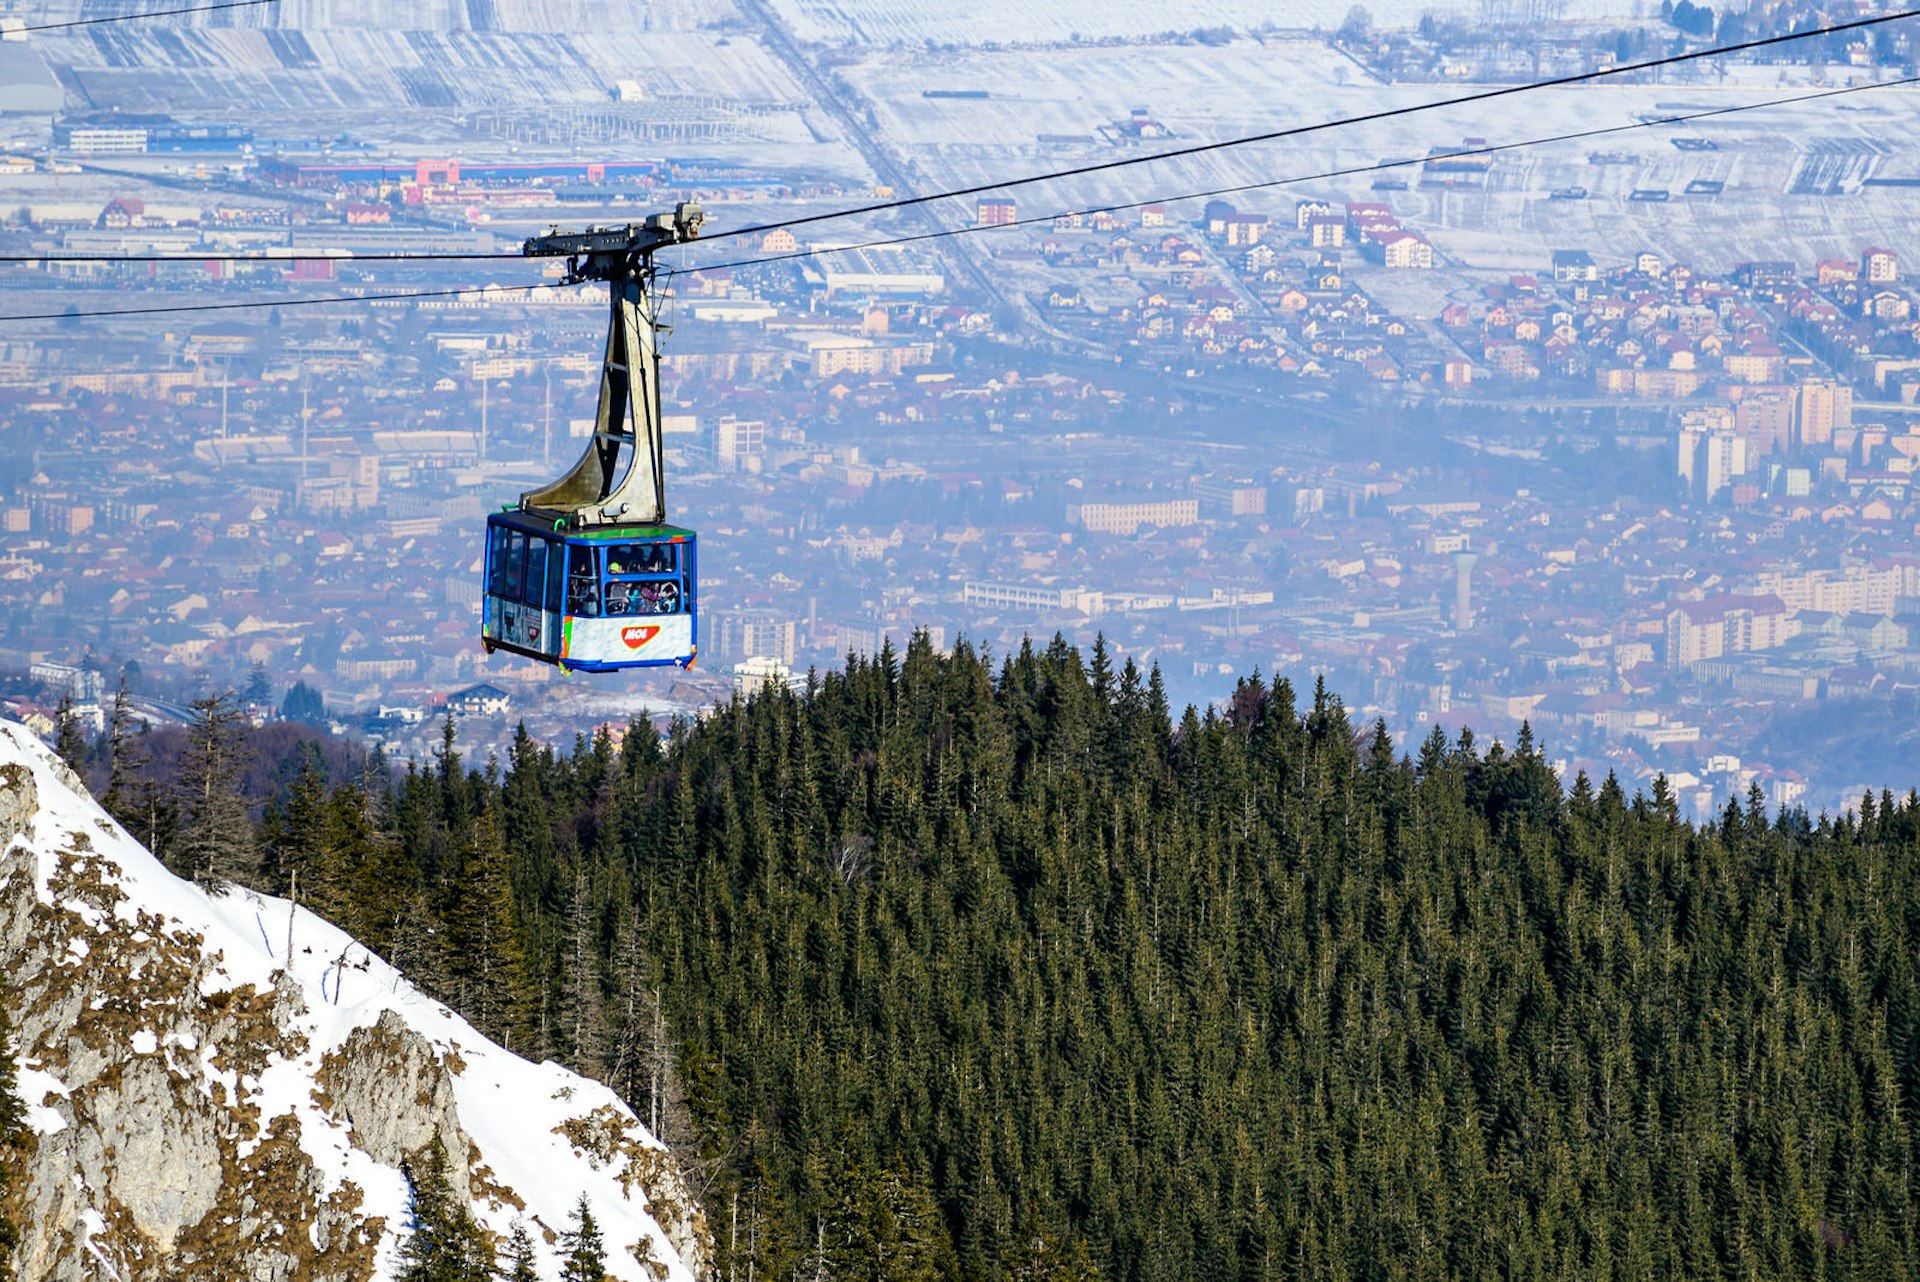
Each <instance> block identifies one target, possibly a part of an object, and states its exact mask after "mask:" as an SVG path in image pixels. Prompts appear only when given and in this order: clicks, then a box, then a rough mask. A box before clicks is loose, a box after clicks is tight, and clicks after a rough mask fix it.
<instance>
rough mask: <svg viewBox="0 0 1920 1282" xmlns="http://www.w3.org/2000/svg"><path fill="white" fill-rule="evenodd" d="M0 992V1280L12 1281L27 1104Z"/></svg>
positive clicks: (17, 1232)
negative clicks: (16, 1189)
mask: <svg viewBox="0 0 1920 1282" xmlns="http://www.w3.org/2000/svg"><path fill="white" fill-rule="evenodd" d="M4 997H5V995H4V994H3V993H0V1282H13V1277H14V1270H13V1248H14V1246H15V1245H16V1244H17V1243H18V1241H19V1228H18V1226H17V1225H15V1224H14V1222H13V1219H12V1217H11V1213H10V1208H11V1207H12V1206H13V1200H12V1198H11V1196H10V1193H11V1190H12V1189H13V1186H14V1184H15V1182H16V1181H17V1180H18V1179H19V1177H20V1165H19V1164H20V1154H21V1148H22V1147H23V1145H24V1144H25V1142H26V1135H27V1114H26V1106H25V1104H23V1103H22V1102H21V1099H20V1079H19V1071H18V1066H17V1064H16V1063H15V1060H14V1047H13V1026H12V1023H11V1021H10V1020H9V1019H8V1017H7V1007H6V1002H5V1000H4Z"/></svg>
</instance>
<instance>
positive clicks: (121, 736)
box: [100, 672, 147, 833]
mask: <svg viewBox="0 0 1920 1282" xmlns="http://www.w3.org/2000/svg"><path fill="white" fill-rule="evenodd" d="M146 764H147V759H146V754H145V753H144V752H143V751H141V749H140V739H139V734H138V733H137V732H136V731H135V729H134V726H133V707H132V703H131V700H130V698H129V696H128V694H127V675H126V673H125V672H122V673H121V674H120V688H119V689H118V690H116V691H115V692H114V695H113V714H112V716H111V717H110V719H109V720H108V722H107V791H106V793H105V794H104V795H103V796H102V797H101V798H100V804H101V806H102V807H104V808H105V810H106V812H107V813H108V814H110V815H112V816H113V817H114V818H115V819H117V820H119V821H120V826H121V827H123V828H125V829H126V830H127V831H128V832H133V833H138V832H139V827H138V817H139V810H138V807H137V806H136V805H135V802H134V792H135V782H134V781H135V779H136V778H137V777H138V776H139V774H140V772H141V771H142V770H143V769H145V767H146Z"/></svg>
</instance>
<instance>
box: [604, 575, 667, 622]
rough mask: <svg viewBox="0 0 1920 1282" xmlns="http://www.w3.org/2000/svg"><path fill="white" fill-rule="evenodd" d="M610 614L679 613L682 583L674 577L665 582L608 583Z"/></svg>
mask: <svg viewBox="0 0 1920 1282" xmlns="http://www.w3.org/2000/svg"><path fill="white" fill-rule="evenodd" d="M607 613H608V614H678V613H680V585H679V584H678V583H675V582H674V581H673V580H672V579H667V580H665V581H663V582H642V583H610V584H608V585H607Z"/></svg>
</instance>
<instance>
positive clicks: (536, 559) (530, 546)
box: [521, 539, 547, 610]
mask: <svg viewBox="0 0 1920 1282" xmlns="http://www.w3.org/2000/svg"><path fill="white" fill-rule="evenodd" d="M546 587H547V541H546V540H545V539H528V540H527V581H526V595H525V596H524V597H522V598H521V599H522V600H524V601H525V602H526V603H527V604H528V605H530V606H532V607H533V608H534V609H536V610H538V609H540V608H541V602H540V594H541V593H542V592H544V591H545V590H546Z"/></svg>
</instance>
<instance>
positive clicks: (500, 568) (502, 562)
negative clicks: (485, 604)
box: [487, 525, 507, 596]
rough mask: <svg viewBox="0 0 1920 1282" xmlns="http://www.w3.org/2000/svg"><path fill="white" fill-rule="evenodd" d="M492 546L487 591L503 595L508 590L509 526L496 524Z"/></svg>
mask: <svg viewBox="0 0 1920 1282" xmlns="http://www.w3.org/2000/svg"><path fill="white" fill-rule="evenodd" d="M492 534H493V538H492V540H491V542H492V546H491V547H490V548H488V549H487V591H489V592H491V593H493V595H495V596H503V595H505V594H506V590H507V528H506V527H505V526H504V525H496V526H494V527H493V530H492Z"/></svg>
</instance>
